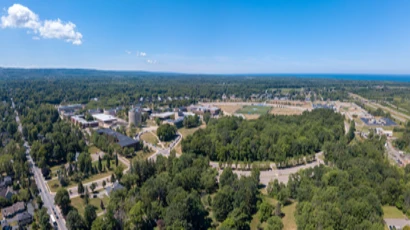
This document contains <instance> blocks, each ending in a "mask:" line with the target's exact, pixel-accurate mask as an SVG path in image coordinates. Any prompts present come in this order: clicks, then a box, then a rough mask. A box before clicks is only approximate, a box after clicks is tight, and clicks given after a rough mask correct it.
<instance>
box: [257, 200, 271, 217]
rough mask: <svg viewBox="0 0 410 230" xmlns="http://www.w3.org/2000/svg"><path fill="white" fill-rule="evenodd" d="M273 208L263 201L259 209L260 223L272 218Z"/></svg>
mask: <svg viewBox="0 0 410 230" xmlns="http://www.w3.org/2000/svg"><path fill="white" fill-rule="evenodd" d="M272 212H273V207H272V205H270V204H269V203H268V202H266V201H264V202H262V204H261V205H260V207H259V219H260V221H261V222H265V221H266V220H267V219H268V218H269V217H271V216H272Z"/></svg>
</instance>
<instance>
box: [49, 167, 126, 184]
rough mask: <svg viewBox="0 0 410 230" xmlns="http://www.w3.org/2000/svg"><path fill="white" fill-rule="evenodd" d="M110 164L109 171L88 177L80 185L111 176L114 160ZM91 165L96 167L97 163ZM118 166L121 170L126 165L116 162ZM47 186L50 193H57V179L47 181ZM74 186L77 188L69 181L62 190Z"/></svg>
mask: <svg viewBox="0 0 410 230" xmlns="http://www.w3.org/2000/svg"><path fill="white" fill-rule="evenodd" d="M101 163H102V166H103V168H105V165H106V164H107V161H105V160H102V161H101ZM110 163H111V168H110V170H109V171H103V172H102V173H98V174H94V175H91V176H90V177H88V178H86V179H84V180H83V181H82V183H83V184H85V183H89V182H92V181H95V180H99V179H102V178H104V177H108V176H111V174H113V172H114V170H115V168H116V166H115V160H111V161H110ZM92 164H93V166H95V167H97V165H98V161H94V162H93V163H92ZM118 164H119V165H121V166H122V167H123V169H126V165H124V163H122V162H121V161H118ZM47 184H48V187H49V188H50V191H51V192H57V190H58V189H59V188H60V183H59V182H58V179H57V178H54V179H52V180H49V181H47ZM75 186H77V184H76V183H74V182H73V181H71V180H70V181H69V183H68V185H67V186H66V187H64V188H73V187H75Z"/></svg>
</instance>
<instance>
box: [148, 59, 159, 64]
mask: <svg viewBox="0 0 410 230" xmlns="http://www.w3.org/2000/svg"><path fill="white" fill-rule="evenodd" d="M147 63H148V64H156V63H157V60H151V59H148V60H147Z"/></svg>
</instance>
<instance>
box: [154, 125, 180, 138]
mask: <svg viewBox="0 0 410 230" xmlns="http://www.w3.org/2000/svg"><path fill="white" fill-rule="evenodd" d="M176 134H177V128H176V127H175V126H173V125H170V124H163V125H160V126H159V127H158V129H157V136H158V137H159V139H160V140H161V141H170V140H172V139H173V138H174V137H175V135H176Z"/></svg>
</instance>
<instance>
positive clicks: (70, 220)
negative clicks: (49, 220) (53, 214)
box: [66, 209, 87, 230]
mask: <svg viewBox="0 0 410 230" xmlns="http://www.w3.org/2000/svg"><path fill="white" fill-rule="evenodd" d="M66 224H67V228H68V229H69V230H83V229H87V225H86V224H85V222H84V219H83V218H82V217H81V215H80V214H79V213H78V211H77V209H72V210H71V211H70V212H69V213H68V215H67V218H66Z"/></svg>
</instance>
